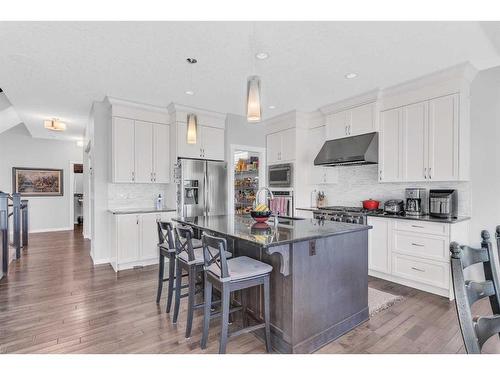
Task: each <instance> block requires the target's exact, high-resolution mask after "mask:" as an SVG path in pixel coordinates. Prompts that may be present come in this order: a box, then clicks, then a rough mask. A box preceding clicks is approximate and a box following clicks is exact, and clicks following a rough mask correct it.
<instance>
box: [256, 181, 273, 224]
mask: <svg viewBox="0 0 500 375" xmlns="http://www.w3.org/2000/svg"><path fill="white" fill-rule="evenodd" d="M262 191H264V192H267V193H269V201H272V200H273V199H274V194H273V192H272V191H271V189H269V188H268V187H266V186H263V187H261V188H260V189H259V190H257V194H255V201H256V202H258V201H259V194H260V193H261V192H262ZM265 202H266V195H264V203H265ZM269 209H271V207H269ZM273 214H274V213H273V212H272V211H271V215H272V216H274V227H275V228H276V227H277V226H278V213H276V214H274V215H273Z"/></svg>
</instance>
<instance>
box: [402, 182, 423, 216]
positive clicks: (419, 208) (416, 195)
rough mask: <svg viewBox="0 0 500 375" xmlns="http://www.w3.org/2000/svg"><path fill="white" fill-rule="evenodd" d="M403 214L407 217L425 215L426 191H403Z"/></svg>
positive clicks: (413, 189) (418, 189)
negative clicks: (404, 200) (404, 202)
mask: <svg viewBox="0 0 500 375" xmlns="http://www.w3.org/2000/svg"><path fill="white" fill-rule="evenodd" d="M405 198H406V205H405V212H406V215H408V216H423V215H426V214H427V201H428V199H427V190H426V189H423V188H407V189H405Z"/></svg>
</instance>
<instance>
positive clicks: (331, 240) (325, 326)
mask: <svg viewBox="0 0 500 375" xmlns="http://www.w3.org/2000/svg"><path fill="white" fill-rule="evenodd" d="M173 220H174V221H177V222H179V223H183V224H187V225H191V226H192V227H193V228H195V229H198V230H199V231H205V232H207V233H211V234H213V235H216V236H221V237H225V238H227V239H228V246H229V250H230V251H231V252H233V254H234V256H243V255H246V256H249V257H251V258H254V259H258V260H260V261H262V262H265V263H268V264H270V265H272V266H273V271H272V273H271V336H272V338H271V341H272V346H273V349H274V350H276V351H278V352H281V353H312V352H314V351H316V350H318V349H319V348H321V347H322V346H324V345H325V344H327V343H329V342H331V341H332V340H334V339H336V338H337V337H339V336H341V335H343V334H345V333H347V332H349V331H350V330H352V329H353V328H354V327H356V326H357V325H359V324H361V323H362V322H364V321H366V320H367V319H368V230H369V229H370V228H371V227H370V226H366V225H358V224H348V223H339V222H331V221H323V220H316V219H300V220H296V219H284V218H280V219H279V224H278V225H277V226H275V225H274V223H273V219H271V220H270V221H269V223H268V224H266V223H264V224H259V223H255V221H253V219H252V218H250V217H249V216H239V215H218V216H198V217H191V218H176V219H173ZM235 298H236V299H237V300H239V299H241V295H237V296H236V297H235ZM245 301H246V305H247V313H248V315H250V316H251V317H253V318H254V319H255V320H257V321H260V320H262V317H263V300H262V293H261V290H260V289H259V288H253V289H252V290H249V291H248V294H247V296H246V298H245ZM256 333H257V334H259V335H260V334H261V332H260V330H258V331H256Z"/></svg>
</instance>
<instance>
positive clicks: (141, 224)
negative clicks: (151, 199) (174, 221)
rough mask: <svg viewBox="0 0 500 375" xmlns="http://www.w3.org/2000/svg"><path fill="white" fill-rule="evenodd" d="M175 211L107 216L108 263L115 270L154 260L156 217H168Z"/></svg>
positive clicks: (160, 218) (156, 253)
mask: <svg viewBox="0 0 500 375" xmlns="http://www.w3.org/2000/svg"><path fill="white" fill-rule="evenodd" d="M174 215H175V212H161V213H143V214H120V215H112V218H111V221H112V222H111V230H112V240H111V242H112V243H111V251H112V262H111V265H112V266H113V269H114V270H115V271H120V270H125V269H129V268H133V267H136V266H147V265H150V264H155V263H157V262H158V230H157V226H156V222H157V220H170V219H171V218H172V217H173V216H174Z"/></svg>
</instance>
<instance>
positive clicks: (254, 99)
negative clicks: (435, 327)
mask: <svg viewBox="0 0 500 375" xmlns="http://www.w3.org/2000/svg"><path fill="white" fill-rule="evenodd" d="M250 52H251V54H255V22H254V23H253V24H252V33H251V35H250ZM252 68H253V71H254V72H255V60H254V59H252ZM260 100H261V92H260V78H259V76H257V75H251V76H250V77H248V78H247V121H248V122H259V121H260V120H261V119H262V106H261V104H260Z"/></svg>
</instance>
